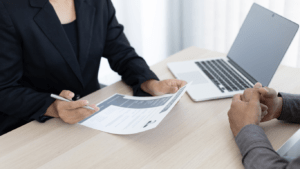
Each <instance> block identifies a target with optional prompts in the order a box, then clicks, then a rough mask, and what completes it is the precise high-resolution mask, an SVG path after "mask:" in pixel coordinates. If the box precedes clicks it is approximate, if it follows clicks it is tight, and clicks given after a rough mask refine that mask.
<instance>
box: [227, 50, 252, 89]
mask: <svg viewBox="0 0 300 169" xmlns="http://www.w3.org/2000/svg"><path fill="white" fill-rule="evenodd" d="M227 58H228V59H229V60H228V62H229V63H230V64H231V65H232V66H233V67H234V68H236V69H237V70H238V71H239V72H240V73H241V74H242V75H244V76H245V77H246V78H247V79H248V80H249V81H250V82H251V83H252V84H255V83H257V82H258V81H257V80H255V79H254V78H253V77H252V76H251V75H250V74H248V73H247V72H246V71H245V70H244V69H243V68H241V67H240V66H239V65H238V64H237V63H235V62H234V61H233V60H232V59H230V57H228V56H227Z"/></svg>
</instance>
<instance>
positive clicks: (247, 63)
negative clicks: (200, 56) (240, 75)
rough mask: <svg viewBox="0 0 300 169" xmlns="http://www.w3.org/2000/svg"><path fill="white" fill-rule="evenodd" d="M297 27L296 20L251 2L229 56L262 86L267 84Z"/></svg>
mask: <svg viewBox="0 0 300 169" xmlns="http://www.w3.org/2000/svg"><path fill="white" fill-rule="evenodd" d="M298 27H299V26H298V24H296V23H293V22H292V21H290V20H287V19H285V18H283V17H282V16H280V15H278V14H275V13H274V12H272V11H270V10H268V9H265V8H263V7H261V6H259V5H257V4H253V5H252V7H251V9H250V12H249V14H248V15H247V17H246V19H245V21H244V23H243V25H242V27H241V29H240V31H239V33H238V36H237V37H236V39H235V41H234V43H233V45H232V47H231V49H230V51H229V53H228V57H229V58H230V59H231V60H233V61H234V62H235V63H236V64H238V65H239V66H240V67H241V68H243V69H244V70H245V71H246V72H247V73H248V74H249V75H251V76H252V77H253V78H254V79H255V80H257V81H258V82H260V83H262V85H263V86H268V85H269V83H270V81H271V79H272V77H273V75H274V74H275V72H276V69H277V68H278V66H279V64H280V62H281V60H282V58H283V56H284V55H285V53H286V51H287V49H288V47H289V45H290V43H291V42H292V40H293V38H294V36H295V34H296V32H297V30H298Z"/></svg>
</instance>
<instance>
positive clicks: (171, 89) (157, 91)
mask: <svg viewBox="0 0 300 169" xmlns="http://www.w3.org/2000/svg"><path fill="white" fill-rule="evenodd" d="M186 84H187V82H186V81H183V80H177V79H168V80H163V81H157V80H148V81H146V82H144V83H142V85H141V88H142V90H143V91H144V92H147V93H149V94H151V95H152V96H160V95H164V94H169V93H176V92H177V91H178V90H179V89H180V88H181V87H183V86H184V85H186Z"/></svg>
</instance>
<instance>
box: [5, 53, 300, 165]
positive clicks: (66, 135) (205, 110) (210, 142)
mask: <svg viewBox="0 0 300 169" xmlns="http://www.w3.org/2000/svg"><path fill="white" fill-rule="evenodd" d="M220 56H224V57H225V56H226V55H225V54H222V53H217V52H213V51H209V50H205V49H198V48H196V47H191V48H188V49H185V50H183V51H181V52H179V53H177V54H175V55H173V56H171V57H169V58H167V59H165V60H164V61H162V62H160V63H158V64H156V65H154V66H152V67H151V69H152V70H153V71H154V72H155V73H156V74H157V75H158V77H159V78H160V79H169V78H174V77H173V76H172V74H171V72H170V71H169V70H168V68H167V66H166V64H167V63H168V62H172V61H183V60H192V59H199V58H207V57H220ZM298 76H300V69H297V68H290V67H285V66H280V67H279V69H278V71H277V72H276V74H275V76H274V78H273V80H272V82H271V84H270V87H272V88H275V89H276V90H277V91H281V92H288V93H300V78H298ZM114 93H121V94H127V95H132V91H131V89H130V88H129V87H128V86H126V85H125V84H124V83H123V82H117V83H115V84H113V85H111V86H109V87H106V88H104V89H101V90H99V91H96V92H94V93H92V94H90V95H89V96H87V97H85V98H83V99H88V100H89V101H90V103H98V102H100V101H102V100H104V99H106V98H107V97H109V96H111V95H113V94H114ZM230 104H231V99H221V100H212V101H205V102H193V101H192V100H191V99H190V98H189V96H188V95H187V94H184V96H183V97H182V99H181V100H180V101H179V103H178V104H177V105H176V106H175V107H174V109H173V110H172V111H171V112H170V113H169V114H168V115H167V116H166V118H165V119H164V120H163V121H162V123H161V124H160V125H159V126H158V127H157V128H155V129H153V130H150V131H147V132H144V133H140V134H135V135H113V134H108V133H104V132H101V131H98V130H94V129H90V128H87V127H84V126H80V125H78V124H75V125H68V124H65V123H63V122H62V121H61V120H59V119H52V120H49V121H47V122H46V123H38V122H35V121H34V122H31V123H28V124H26V125H24V126H22V127H20V128H18V129H16V130H14V131H12V132H9V133H7V134H5V135H3V136H1V137H0V168H1V169H2V168H3V169H14V168H16V169H19V168H20V169H33V168H41V169H54V168H55V169H60V168H62V169H67V168H79V169H90V168H95V169H102V168H103V169H111V168H112V169H115V168H116V169H118V168H122V169H154V168H155V169H160V168H162V169H168V168H172V169H173V168H187V169H192V168H209V169H210V168H217V169H220V168H222V169H235V168H237V169H239V168H243V166H242V163H241V155H240V152H239V150H238V148H237V146H236V144H235V141H234V138H233V135H232V133H231V131H230V128H229V123H228V117H227V111H228V110H229V107H230ZM261 126H262V127H263V128H264V130H265V131H266V134H267V136H268V138H269V139H270V141H271V143H272V145H273V147H274V148H275V149H278V148H279V147H280V146H281V145H282V144H283V143H284V142H285V141H286V140H287V139H288V138H289V137H290V136H291V135H292V134H293V133H295V132H296V131H297V130H298V129H299V125H297V124H286V123H283V122H280V121H277V120H273V121H270V122H266V123H262V124H261Z"/></svg>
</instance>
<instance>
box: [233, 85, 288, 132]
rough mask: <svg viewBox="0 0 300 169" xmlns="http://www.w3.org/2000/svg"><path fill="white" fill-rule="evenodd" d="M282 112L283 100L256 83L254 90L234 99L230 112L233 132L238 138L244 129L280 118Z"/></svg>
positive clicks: (270, 89)
mask: <svg viewBox="0 0 300 169" xmlns="http://www.w3.org/2000/svg"><path fill="white" fill-rule="evenodd" d="M281 111H282V98H281V97H278V96H277V92H276V91H275V90H274V89H272V88H268V87H262V85H261V84H260V83H256V84H255V86H254V87H253V88H249V89H246V90H245V91H244V93H243V94H237V95H235V96H234V97H233V99H232V104H231V107H230V110H229V111H228V118H229V123H230V128H231V131H232V133H233V135H234V136H235V137H236V136H237V135H238V133H239V132H240V131H241V129H242V128H243V127H245V126H247V125H250V124H254V125H258V124H259V123H260V122H265V121H269V120H272V119H274V118H278V117H279V116H280V114H281Z"/></svg>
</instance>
